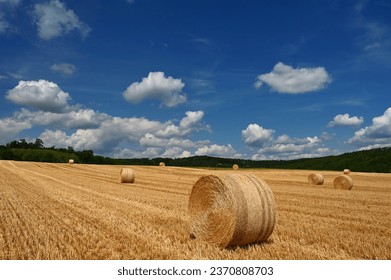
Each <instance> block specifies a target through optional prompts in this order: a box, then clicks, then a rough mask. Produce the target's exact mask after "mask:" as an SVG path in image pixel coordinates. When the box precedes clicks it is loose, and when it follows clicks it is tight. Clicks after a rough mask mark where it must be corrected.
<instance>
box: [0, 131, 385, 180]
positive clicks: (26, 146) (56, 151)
mask: <svg viewBox="0 0 391 280" xmlns="http://www.w3.org/2000/svg"><path fill="white" fill-rule="evenodd" d="M0 159H4V160H23V161H43V162H68V160H69V159H74V161H75V163H91V164H122V165H158V164H159V162H161V161H163V162H164V163H165V164H166V165H167V166H170V165H171V166H182V167H209V168H232V165H233V164H238V165H239V167H240V168H276V169H307V170H343V169H345V168H348V169H350V170H351V171H362V172H381V173H391V147H387V148H379V149H372V150H364V151H357V152H351V153H345V154H341V155H336V156H327V157H319V158H303V159H295V160H248V159H233V158H219V157H210V156H193V157H187V158H174V159H173V158H153V159H148V158H133V159H131V158H130V159H113V158H109V157H102V156H98V155H94V152H93V151H91V150H84V151H75V150H73V148H72V147H68V148H67V149H64V148H55V147H50V148H46V147H44V146H43V142H42V140H40V139H36V141H35V142H34V143H28V142H26V141H25V140H23V139H22V140H20V141H12V142H10V143H8V144H6V145H4V146H3V145H0Z"/></svg>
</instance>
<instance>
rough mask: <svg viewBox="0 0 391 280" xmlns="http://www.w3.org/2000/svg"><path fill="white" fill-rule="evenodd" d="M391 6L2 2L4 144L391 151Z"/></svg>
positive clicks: (203, 0)
mask: <svg viewBox="0 0 391 280" xmlns="http://www.w3.org/2000/svg"><path fill="white" fill-rule="evenodd" d="M390 14H391V1H388V0H373V1H369V0H366V1H363V0H346V1H321V0H307V1H282V0H280V1H278V0H277V1H266V0H265V1H255V0H248V1H230V0H224V1H223V0H197V1H179V0H167V1H157V0H133V1H130V0H115V1H102V0H94V1H92V0H87V1H76V0H75V1H70V0H50V1H49V0H45V1H42V0H37V1H25V0H0V42H1V44H0V93H1V99H0V144H5V143H7V142H8V141H11V140H14V139H23V138H24V139H27V140H31V141H33V140H35V138H41V139H42V140H43V142H44V143H45V145H46V146H56V147H68V146H72V147H73V148H74V149H76V150H84V149H92V150H94V152H95V153H96V154H100V155H105V156H111V157H149V158H152V157H158V156H166V157H187V156H193V155H212V156H221V157H236V158H247V159H294V158H302V157H319V156H325V155H332V154H340V153H344V152H351V151H356V150H361V149H368V148H375V147H383V146H390V145H391V102H390V100H391V99H390V89H391V74H390V73H391V17H390Z"/></svg>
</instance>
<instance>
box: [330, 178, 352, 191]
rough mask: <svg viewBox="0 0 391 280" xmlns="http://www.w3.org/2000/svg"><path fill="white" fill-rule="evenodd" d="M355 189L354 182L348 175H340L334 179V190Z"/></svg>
mask: <svg viewBox="0 0 391 280" xmlns="http://www.w3.org/2000/svg"><path fill="white" fill-rule="evenodd" d="M352 187H353V180H352V178H350V177H349V176H348V175H340V176H338V177H337V178H335V179H334V188H336V189H342V190H350V189H352Z"/></svg>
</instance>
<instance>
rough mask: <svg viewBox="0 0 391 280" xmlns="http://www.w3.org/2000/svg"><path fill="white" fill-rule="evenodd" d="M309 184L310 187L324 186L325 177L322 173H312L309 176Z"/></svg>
mask: <svg viewBox="0 0 391 280" xmlns="http://www.w3.org/2000/svg"><path fill="white" fill-rule="evenodd" d="M308 183H309V184H310V185H323V183H324V178H323V175H322V174H320V173H311V174H310V175H308Z"/></svg>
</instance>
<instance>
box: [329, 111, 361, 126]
mask: <svg viewBox="0 0 391 280" xmlns="http://www.w3.org/2000/svg"><path fill="white" fill-rule="evenodd" d="M363 122H364V118H363V117H356V116H353V117H350V116H349V114H343V115H341V114H339V115H336V116H335V117H334V120H332V121H330V122H329V123H328V125H327V126H328V127H334V126H359V125H361V124H362V123H363Z"/></svg>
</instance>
